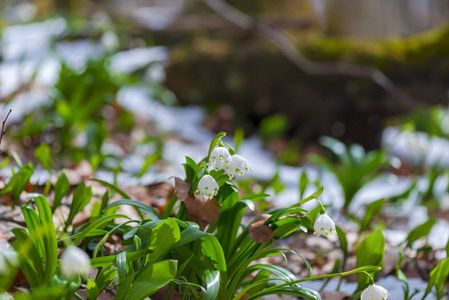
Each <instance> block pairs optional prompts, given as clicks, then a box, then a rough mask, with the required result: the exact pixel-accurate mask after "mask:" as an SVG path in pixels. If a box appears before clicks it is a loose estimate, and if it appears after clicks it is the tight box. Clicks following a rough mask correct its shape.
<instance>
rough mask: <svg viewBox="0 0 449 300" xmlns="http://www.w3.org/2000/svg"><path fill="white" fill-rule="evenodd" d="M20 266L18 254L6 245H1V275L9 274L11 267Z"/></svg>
mask: <svg viewBox="0 0 449 300" xmlns="http://www.w3.org/2000/svg"><path fill="white" fill-rule="evenodd" d="M17 265H18V258H17V252H16V251H15V250H14V249H13V248H10V247H8V246H7V245H6V243H0V275H6V274H9V272H10V270H11V267H16V266H17Z"/></svg>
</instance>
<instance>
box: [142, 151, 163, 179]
mask: <svg viewBox="0 0 449 300" xmlns="http://www.w3.org/2000/svg"><path fill="white" fill-rule="evenodd" d="M160 158H161V153H160V152H159V151H155V152H154V153H153V154H151V155H149V156H148V157H147V158H146V159H145V162H144V163H143V165H142V168H141V170H140V173H139V175H138V177H139V178H140V177H142V176H143V175H145V173H146V172H147V170H148V168H149V167H151V166H152V165H153V164H154V163H155V162H156V161H157V160H158V159H160Z"/></svg>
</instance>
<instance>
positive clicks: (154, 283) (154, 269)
mask: <svg viewBox="0 0 449 300" xmlns="http://www.w3.org/2000/svg"><path fill="white" fill-rule="evenodd" d="M177 267H178V262H177V261H176V260H163V261H160V262H157V263H155V264H150V265H149V266H148V267H147V268H146V269H145V270H144V271H143V272H142V274H141V275H140V276H139V277H138V278H137V279H136V281H135V282H134V283H133V285H132V286H131V289H130V290H129V293H128V295H127V299H144V298H145V297H148V296H150V295H152V294H154V293H155V292H157V291H158V290H159V289H160V288H162V287H164V286H165V285H167V284H168V283H170V281H172V280H173V279H174V278H175V275H176V270H177Z"/></svg>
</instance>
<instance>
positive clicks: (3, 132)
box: [0, 109, 12, 152]
mask: <svg viewBox="0 0 449 300" xmlns="http://www.w3.org/2000/svg"><path fill="white" fill-rule="evenodd" d="M11 112H12V109H10V110H9V112H8V114H7V115H6V118H5V120H3V124H2V132H1V133H0V145H1V144H2V139H3V136H4V135H5V133H6V131H5V124H6V120H8V117H9V114H10V113H11ZM1 151H2V150H1V149H0V152H1Z"/></svg>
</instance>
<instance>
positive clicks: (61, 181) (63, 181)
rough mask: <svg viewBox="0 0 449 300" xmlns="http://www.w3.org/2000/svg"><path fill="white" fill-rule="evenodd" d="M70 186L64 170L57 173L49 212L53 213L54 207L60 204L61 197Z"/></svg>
mask: <svg viewBox="0 0 449 300" xmlns="http://www.w3.org/2000/svg"><path fill="white" fill-rule="evenodd" d="M69 188H70V182H69V179H68V178H67V176H66V175H65V173H64V172H62V173H61V175H59V178H58V181H56V184H55V195H54V197H53V204H52V206H51V212H52V213H54V212H55V210H56V208H58V207H59V205H60V204H61V200H62V198H63V197H64V196H65V194H66V193H67V191H68V190H69Z"/></svg>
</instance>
